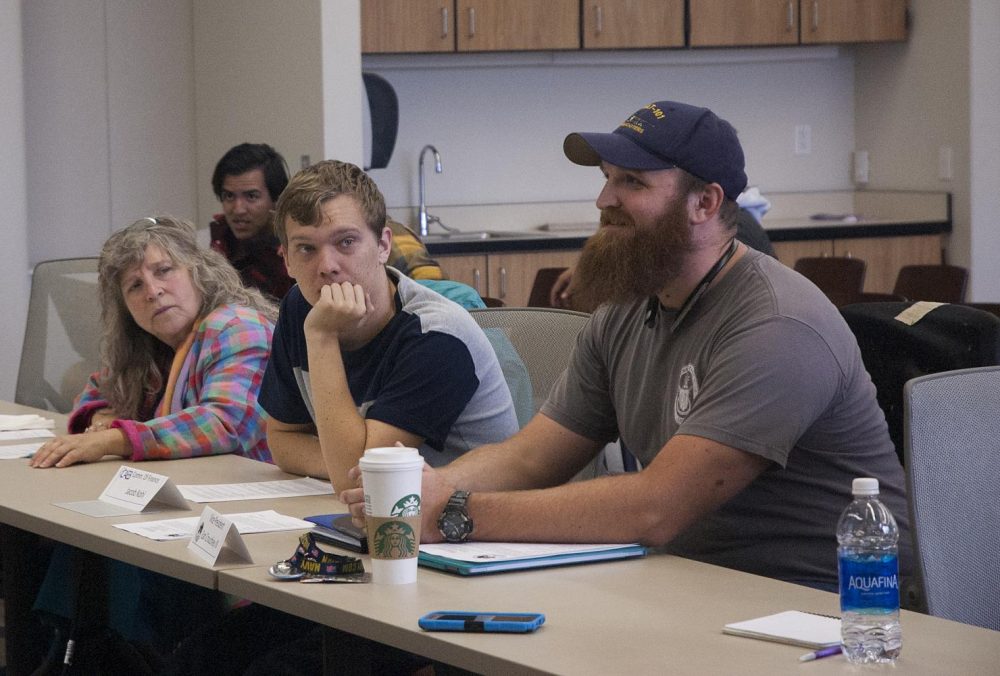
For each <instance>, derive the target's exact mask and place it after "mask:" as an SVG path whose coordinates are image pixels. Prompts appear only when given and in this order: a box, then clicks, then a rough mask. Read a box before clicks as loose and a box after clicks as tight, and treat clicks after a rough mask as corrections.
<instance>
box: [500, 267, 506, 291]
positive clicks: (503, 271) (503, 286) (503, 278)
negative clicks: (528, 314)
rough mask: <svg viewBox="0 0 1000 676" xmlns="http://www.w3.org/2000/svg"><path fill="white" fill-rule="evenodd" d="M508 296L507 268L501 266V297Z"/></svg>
mask: <svg viewBox="0 0 1000 676" xmlns="http://www.w3.org/2000/svg"><path fill="white" fill-rule="evenodd" d="M506 297H507V268H505V267H503V266H501V267H500V298H506Z"/></svg>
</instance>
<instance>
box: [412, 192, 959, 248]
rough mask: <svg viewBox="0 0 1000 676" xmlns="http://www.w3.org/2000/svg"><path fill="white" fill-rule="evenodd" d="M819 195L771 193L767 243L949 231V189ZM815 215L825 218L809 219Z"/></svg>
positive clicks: (538, 241)
mask: <svg viewBox="0 0 1000 676" xmlns="http://www.w3.org/2000/svg"><path fill="white" fill-rule="evenodd" d="M820 194H821V195H823V197H825V198H827V199H825V200H817V199H814V198H810V197H805V196H802V195H794V196H791V195H775V196H773V197H772V198H771V199H772V202H773V208H772V210H771V212H770V213H768V214H767V215H766V216H765V217H764V219H763V223H762V224H763V226H764V230H765V232H767V235H768V237H769V238H770V239H771V241H772V242H793V241H809V240H825V239H844V238H868V237H905V236H916V235H939V234H947V233H950V232H951V225H952V222H951V195H950V194H949V193H925V192H906V191H880V192H875V191H873V192H855V193H820ZM818 213H822V214H827V215H828V217H827V218H825V219H816V218H813V217H812V215H813V214H818ZM835 216H844V217H843V218H834V217H835ZM596 229H597V223H596V222H594V223H591V224H588V223H586V222H581V223H576V224H565V223H563V224H553V225H547V226H540V227H536V228H534V229H531V230H524V231H519V232H516V233H514V232H511V233H509V236H504V237H499V238H495V239H485V240H462V241H448V240H447V239H445V238H439V237H434V236H432V237H430V238H428V240H427V242H426V245H427V250H428V251H429V252H430V253H431V254H432V255H460V254H468V255H473V254H490V253H502V252H524V251H558V250H575V249H580V248H582V247H583V244H584V242H586V240H587V238H588V237H590V235H592V234H593V233H594V232H595V231H596Z"/></svg>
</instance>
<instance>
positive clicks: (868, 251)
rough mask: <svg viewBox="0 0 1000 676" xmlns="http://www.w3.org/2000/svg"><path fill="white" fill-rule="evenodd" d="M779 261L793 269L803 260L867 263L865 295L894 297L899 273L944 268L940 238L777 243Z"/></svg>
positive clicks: (776, 250)
mask: <svg viewBox="0 0 1000 676" xmlns="http://www.w3.org/2000/svg"><path fill="white" fill-rule="evenodd" d="M774 252H775V254H776V255H777V256H778V260H780V261H781V262H782V263H784V264H785V265H787V266H789V267H794V266H795V261H797V260H798V259H799V258H806V257H812V256H846V257H850V258H860V259H862V260H864V261H865V264H866V268H865V269H866V272H865V291H866V292H868V293H891V292H892V287H893V286H894V285H895V283H896V276H897V275H898V274H899V269H900V268H901V267H903V266H904V265H940V264H941V263H942V258H941V236H940V235H906V236H900V237H858V238H855V239H823V240H807V241H798V242H775V243H774Z"/></svg>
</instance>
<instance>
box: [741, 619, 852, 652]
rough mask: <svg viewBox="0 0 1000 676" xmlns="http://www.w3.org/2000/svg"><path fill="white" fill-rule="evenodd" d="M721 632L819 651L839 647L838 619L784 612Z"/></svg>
mask: <svg viewBox="0 0 1000 676" xmlns="http://www.w3.org/2000/svg"><path fill="white" fill-rule="evenodd" d="M722 633H723V634H732V635H733V636H746V637H747V638H759V639H762V640H764V641H776V642H778V643H787V644H789V645H798V646H802V647H803V648H812V649H813V650H818V649H819V648H826V647H829V646H835V645H839V644H840V618H839V617H831V616H829V615H817V614H815V613H804V612H802V611H800V610H786V611H785V612H783V613H776V614H774V615H767V616H765V617H758V618H756V619H753V620H746V621H744V622H733V623H732V624H727V625H726V626H725V627H723V628H722Z"/></svg>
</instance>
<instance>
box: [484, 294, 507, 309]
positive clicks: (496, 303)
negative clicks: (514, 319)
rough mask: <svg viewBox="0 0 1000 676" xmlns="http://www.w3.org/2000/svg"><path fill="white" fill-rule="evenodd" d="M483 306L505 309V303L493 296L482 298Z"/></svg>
mask: <svg viewBox="0 0 1000 676" xmlns="http://www.w3.org/2000/svg"><path fill="white" fill-rule="evenodd" d="M483 304H484V305H486V307H507V303H505V302H503V301H502V300H500V299H499V298H494V297H493V296H483Z"/></svg>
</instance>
